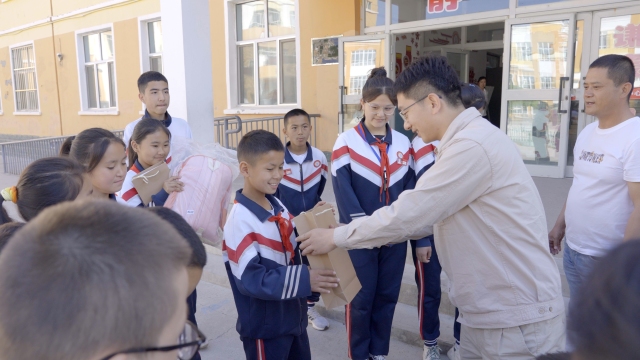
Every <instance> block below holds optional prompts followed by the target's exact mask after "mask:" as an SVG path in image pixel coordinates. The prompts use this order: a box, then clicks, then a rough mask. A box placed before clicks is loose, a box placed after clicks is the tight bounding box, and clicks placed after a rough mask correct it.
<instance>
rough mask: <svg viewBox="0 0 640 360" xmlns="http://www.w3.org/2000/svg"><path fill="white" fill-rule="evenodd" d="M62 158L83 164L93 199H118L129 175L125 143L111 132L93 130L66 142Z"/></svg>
mask: <svg viewBox="0 0 640 360" xmlns="http://www.w3.org/2000/svg"><path fill="white" fill-rule="evenodd" d="M60 155H61V156H69V157H70V158H72V159H74V160H76V161H77V162H79V163H80V164H81V165H83V166H84V167H85V168H86V170H87V174H88V175H89V178H90V179H91V183H92V184H93V196H94V197H97V198H101V199H111V200H114V201H115V200H116V195H115V194H116V193H117V192H118V191H120V189H121V188H122V182H123V181H124V176H125V174H126V172H127V164H126V161H127V159H126V153H125V147H124V142H123V141H122V139H120V138H119V137H117V136H115V135H114V134H113V133H112V132H111V131H109V130H105V129H100V128H92V129H87V130H84V131H82V132H81V133H80V134H78V135H76V136H71V137H69V138H67V139H66V140H65V142H64V143H63V144H62V147H61V148H60Z"/></svg>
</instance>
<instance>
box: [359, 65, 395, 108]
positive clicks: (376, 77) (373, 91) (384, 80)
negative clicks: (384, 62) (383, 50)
mask: <svg viewBox="0 0 640 360" xmlns="http://www.w3.org/2000/svg"><path fill="white" fill-rule="evenodd" d="M396 94H397V93H396V90H395V88H394V87H393V80H391V79H389V78H388V77H387V70H385V68H384V67H379V68H375V69H372V70H371V73H370V74H369V78H368V79H367V81H366V82H365V83H364V86H363V87H362V100H364V101H365V102H371V101H373V100H375V99H376V98H377V97H378V96H380V95H387V96H388V97H389V100H391V103H392V104H393V105H396V106H397V105H398V97H397V95H396Z"/></svg>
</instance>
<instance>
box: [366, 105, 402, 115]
mask: <svg viewBox="0 0 640 360" xmlns="http://www.w3.org/2000/svg"><path fill="white" fill-rule="evenodd" d="M367 105H368V106H369V109H371V111H373V113H374V114H377V113H378V112H379V111H380V110H381V109H382V113H383V114H385V115H393V114H394V113H395V112H396V107H395V106H380V105H376V104H371V103H367Z"/></svg>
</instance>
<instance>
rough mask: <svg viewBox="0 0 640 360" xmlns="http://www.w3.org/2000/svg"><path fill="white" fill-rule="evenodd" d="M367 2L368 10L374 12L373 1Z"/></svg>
mask: <svg viewBox="0 0 640 360" xmlns="http://www.w3.org/2000/svg"><path fill="white" fill-rule="evenodd" d="M366 1H367V10H369V11H371V10H373V1H371V0H366Z"/></svg>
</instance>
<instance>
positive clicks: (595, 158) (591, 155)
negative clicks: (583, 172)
mask: <svg viewBox="0 0 640 360" xmlns="http://www.w3.org/2000/svg"><path fill="white" fill-rule="evenodd" d="M580 160H584V161H588V162H592V163H594V164H600V163H601V162H602V160H604V154H596V153H595V152H593V151H585V150H582V154H580Z"/></svg>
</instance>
